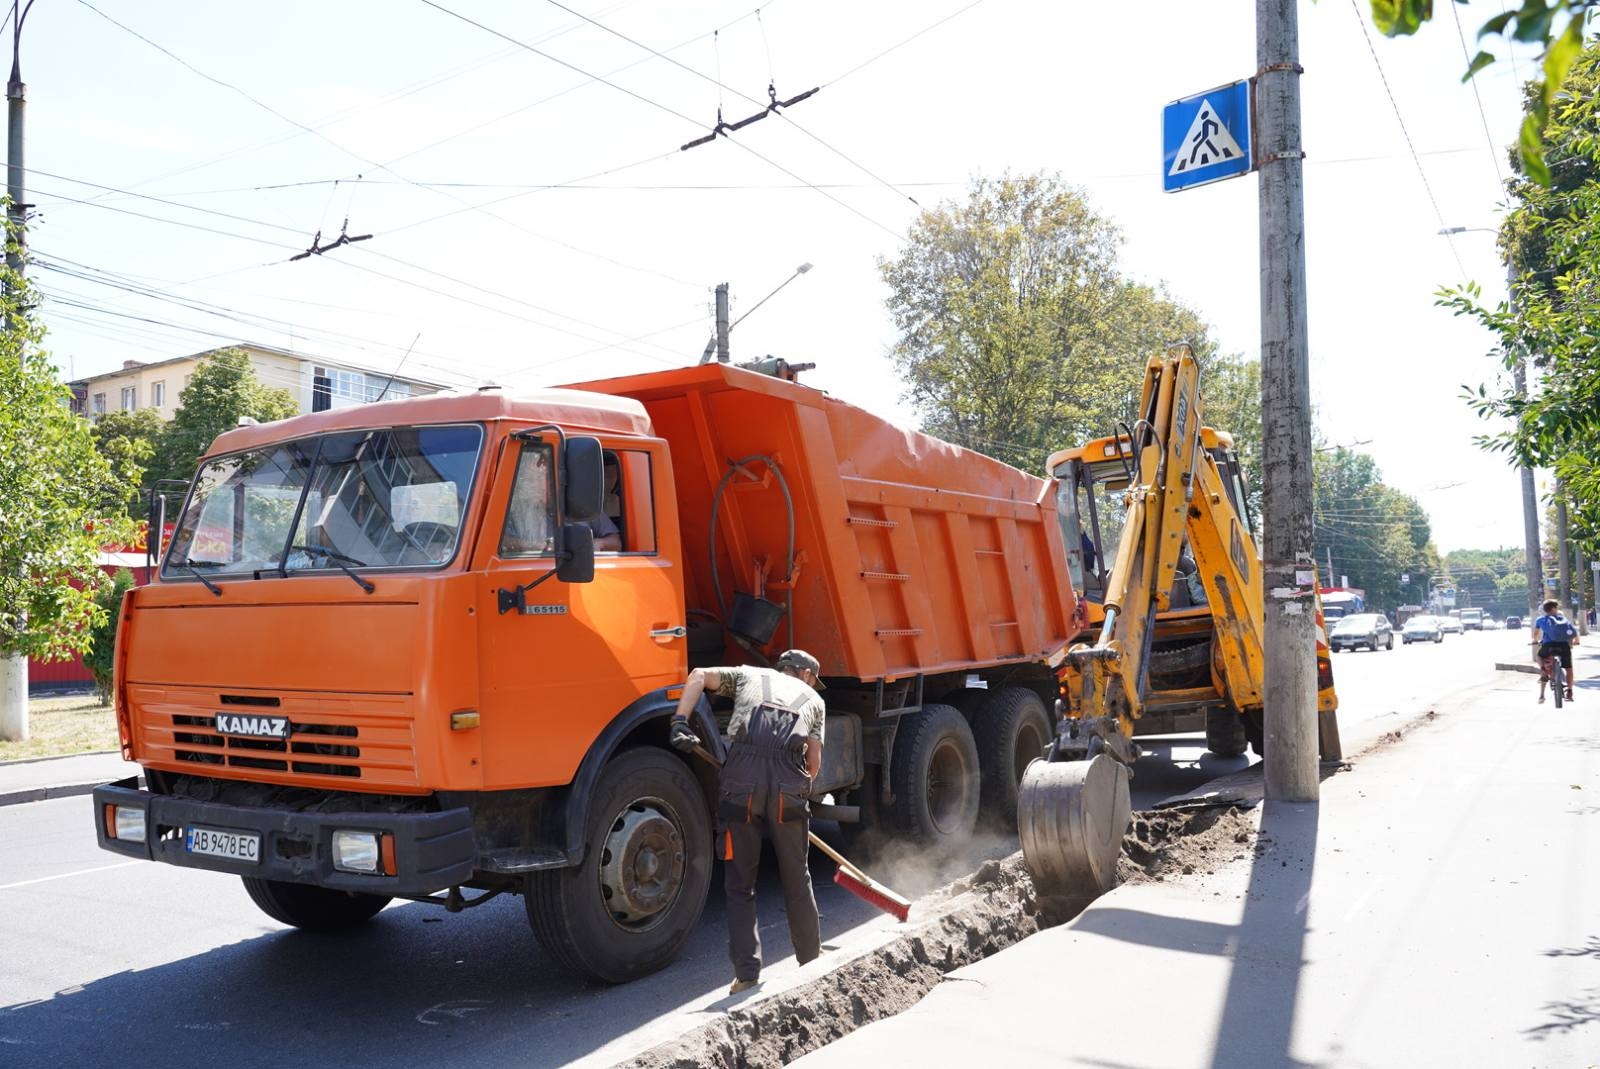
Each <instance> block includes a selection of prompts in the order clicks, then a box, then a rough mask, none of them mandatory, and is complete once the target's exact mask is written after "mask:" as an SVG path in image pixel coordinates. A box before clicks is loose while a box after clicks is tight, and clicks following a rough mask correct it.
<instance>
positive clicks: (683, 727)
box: [667, 720, 700, 753]
mask: <svg viewBox="0 0 1600 1069" xmlns="http://www.w3.org/2000/svg"><path fill="white" fill-rule="evenodd" d="M667 744H668V745H669V746H671V747H672V748H673V749H674V750H681V751H682V752H684V753H688V752H689V751H691V750H693V749H694V748H695V747H696V746H699V745H700V736H699V735H696V734H695V733H694V732H692V731H690V730H689V723H688V721H686V720H674V721H673V722H672V730H671V731H669V732H667Z"/></svg>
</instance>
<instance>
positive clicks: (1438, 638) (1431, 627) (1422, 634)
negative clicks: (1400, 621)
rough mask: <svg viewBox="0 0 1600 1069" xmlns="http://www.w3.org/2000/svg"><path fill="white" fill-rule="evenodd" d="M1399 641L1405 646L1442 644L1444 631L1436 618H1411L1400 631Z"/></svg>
mask: <svg viewBox="0 0 1600 1069" xmlns="http://www.w3.org/2000/svg"><path fill="white" fill-rule="evenodd" d="M1400 641H1401V642H1404V643H1405V644H1406V645H1407V646H1409V645H1411V644H1412V643H1413V642H1443V641H1444V629H1443V628H1441V627H1440V626H1439V618H1438V617H1437V616H1413V617H1412V618H1411V619H1409V620H1407V621H1406V626H1405V627H1403V628H1401V629H1400Z"/></svg>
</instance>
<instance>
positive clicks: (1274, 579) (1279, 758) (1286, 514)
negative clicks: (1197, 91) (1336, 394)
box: [1255, 0, 1337, 802]
mask: <svg viewBox="0 0 1600 1069" xmlns="http://www.w3.org/2000/svg"><path fill="white" fill-rule="evenodd" d="M1299 54H1300V33H1299V26H1298V22H1297V16H1296V13H1295V0H1256V66H1257V68H1258V69H1257V71H1256V83H1255V84H1256V91H1255V101H1256V134H1255V136H1256V165H1257V168H1258V169H1259V170H1260V173H1261V185H1260V195H1261V207H1260V213H1261V223H1260V243H1261V453H1262V464H1261V467H1262V510H1261V511H1262V525H1261V526H1262V554H1261V556H1262V566H1263V580H1264V585H1265V588H1266V613H1265V617H1264V621H1265V624H1266V637H1265V649H1264V651H1263V652H1264V653H1265V660H1266V664H1265V669H1266V671H1265V675H1266V678H1265V686H1264V690H1263V695H1262V697H1263V699H1264V702H1265V707H1266V708H1265V717H1266V730H1265V735H1266V757H1265V759H1264V760H1265V765H1266V792H1267V797H1268V798H1269V799H1275V800H1282V801H1288V802H1314V801H1316V800H1317V794H1318V788H1319V785H1320V784H1319V780H1318V776H1317V772H1318V764H1317V662H1316V616H1315V613H1314V609H1313V606H1314V605H1315V596H1316V583H1315V580H1314V575H1315V556H1314V554H1315V545H1314V543H1313V540H1312V525H1311V388H1310V379H1309V371H1308V365H1309V360H1308V355H1307V350H1308V344H1307V341H1306V242H1305V210H1304V195H1303V185H1302V175H1301V159H1302V157H1303V155H1304V154H1303V153H1302V152H1301V151H1300V70H1301V68H1300V62H1299ZM1334 741H1335V749H1336V748H1337V732H1336V731H1335V733H1334ZM1330 756H1337V755H1336V754H1332V755H1330Z"/></svg>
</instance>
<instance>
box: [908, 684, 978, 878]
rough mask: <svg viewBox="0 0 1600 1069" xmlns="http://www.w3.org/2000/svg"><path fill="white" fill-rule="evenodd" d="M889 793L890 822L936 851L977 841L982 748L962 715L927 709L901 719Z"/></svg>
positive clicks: (943, 708)
mask: <svg viewBox="0 0 1600 1069" xmlns="http://www.w3.org/2000/svg"><path fill="white" fill-rule="evenodd" d="M889 789H890V790H891V791H893V792H894V803H893V804H892V805H891V806H889V812H888V816H889V820H890V822H891V823H892V824H893V825H894V827H895V828H896V829H897V830H899V831H900V832H902V833H904V834H906V835H909V836H910V837H911V838H913V839H916V840H918V841H921V842H923V843H927V844H929V845H934V846H953V845H956V844H958V843H962V842H965V841H966V840H967V839H968V838H970V837H971V835H972V829H973V828H974V827H976V826H977V823H978V790H979V778H978V747H977V744H976V743H975V742H974V741H973V738H972V729H971V728H970V727H968V726H967V721H966V720H965V718H963V717H962V715H961V714H960V713H959V712H957V711H956V710H955V709H954V708H952V707H951V706H948V705H924V706H923V707H922V711H921V712H918V713H911V714H909V715H907V716H903V717H901V718H900V728H899V730H898V731H897V732H896V733H895V738H894V756H893V758H892V759H891V762H890V768H889Z"/></svg>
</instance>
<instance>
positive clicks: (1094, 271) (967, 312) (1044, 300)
mask: <svg viewBox="0 0 1600 1069" xmlns="http://www.w3.org/2000/svg"><path fill="white" fill-rule="evenodd" d="M1120 240H1121V239H1120V236H1119V234H1118V232H1117V230H1116V228H1115V226H1113V225H1112V224H1111V222H1110V221H1109V220H1107V219H1105V218H1104V217H1102V216H1100V215H1098V214H1096V213H1095V212H1094V210H1093V209H1092V208H1091V207H1090V206H1089V203H1088V201H1087V200H1086V199H1085V198H1084V196H1083V194H1082V193H1081V192H1079V191H1078V190H1076V189H1072V188H1070V187H1068V186H1066V185H1064V184H1062V182H1061V180H1060V179H1059V178H1058V177H1053V176H1048V175H1028V176H1022V177H1013V176H1010V175H1007V176H1004V177H1002V178H999V179H987V178H976V179H974V180H973V182H972V184H971V188H970V189H969V190H968V193H967V197H966V200H965V201H964V202H961V203H957V202H953V201H946V202H943V203H941V204H939V205H938V206H937V207H935V208H932V209H929V210H927V211H924V212H923V213H922V215H921V216H919V217H918V218H917V220H916V221H915V222H914V223H913V224H912V225H911V231H910V234H909V238H908V241H907V242H906V245H905V247H904V248H903V250H902V251H901V252H900V254H899V255H898V256H897V257H895V258H894V259H892V260H880V261H879V263H878V267H879V271H880V273H881V275H882V277H883V280H884V282H885V283H887V285H888V287H889V297H888V301H887V304H888V308H889V311H890V314H891V315H892V316H893V317H894V321H895V325H896V328H897V329H898V331H899V334H900V337H899V340H898V341H897V342H896V343H895V345H894V349H893V354H892V355H893V357H894V361H895V366H896V368H897V369H898V370H899V372H900V375H901V378H902V380H903V381H904V382H905V383H906V394H905V396H906V398H907V399H908V400H909V401H910V402H911V404H912V406H913V408H914V409H915V410H916V411H917V414H918V415H919V416H920V418H921V420H922V425H923V427H924V429H926V430H927V431H929V432H930V433H932V434H936V435H939V436H941V437H945V438H949V439H951V440H953V441H956V442H959V443H961V444H963V445H967V446H969V447H971V448H973V449H976V450H979V451H981V452H985V453H988V454H990V455H992V456H996V457H999V458H1000V459H1002V460H1005V461H1006V462H1008V463H1010V464H1013V465H1015V466H1017V467H1019V468H1022V469H1024V470H1027V471H1039V470H1041V469H1042V467H1043V464H1044V461H1045V458H1046V457H1047V456H1048V455H1049V453H1050V452H1051V451H1052V450H1054V449H1058V448H1061V447H1063V446H1066V445H1069V444H1072V443H1075V442H1080V441H1083V440H1085V439H1087V438H1091V437H1095V436H1098V435H1104V434H1109V433H1111V431H1112V424H1113V421H1114V420H1121V419H1127V418H1129V416H1130V415H1131V414H1132V409H1133V407H1134V404H1135V402H1136V400H1137V396H1138V390H1139V384H1140V382H1141V381H1142V376H1143V372H1144V364H1145V360H1146V358H1147V357H1148V356H1150V355H1152V354H1160V353H1161V352H1163V351H1164V350H1165V348H1166V346H1167V345H1168V344H1170V343H1171V342H1174V341H1179V340H1187V341H1189V342H1190V343H1191V345H1192V346H1193V347H1194V349H1195V352H1196V354H1197V356H1198V357H1199V358H1200V359H1201V360H1202V361H1204V360H1206V359H1207V358H1208V357H1209V356H1210V355H1211V354H1212V352H1213V350H1214V348H1215V346H1214V343H1212V342H1211V340H1210V339H1209V337H1208V336H1207V334H1206V329H1205V325H1204V323H1203V322H1201V320H1200V318H1199V317H1198V316H1197V315H1196V314H1195V313H1194V312H1192V311H1190V310H1189V309H1186V308H1184V307H1182V306H1181V305H1179V304H1177V303H1176V302H1174V301H1172V300H1171V299H1170V298H1169V297H1168V296H1167V295H1166V294H1165V293H1163V292H1162V291H1160V290H1158V289H1153V288H1151V287H1149V286H1145V285H1141V284H1138V283H1133V282H1129V281H1127V280H1125V279H1123V278H1122V277H1121V276H1120V275H1119V273H1118V270H1117V262H1116V254H1117V246H1118V244H1119V242H1120Z"/></svg>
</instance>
